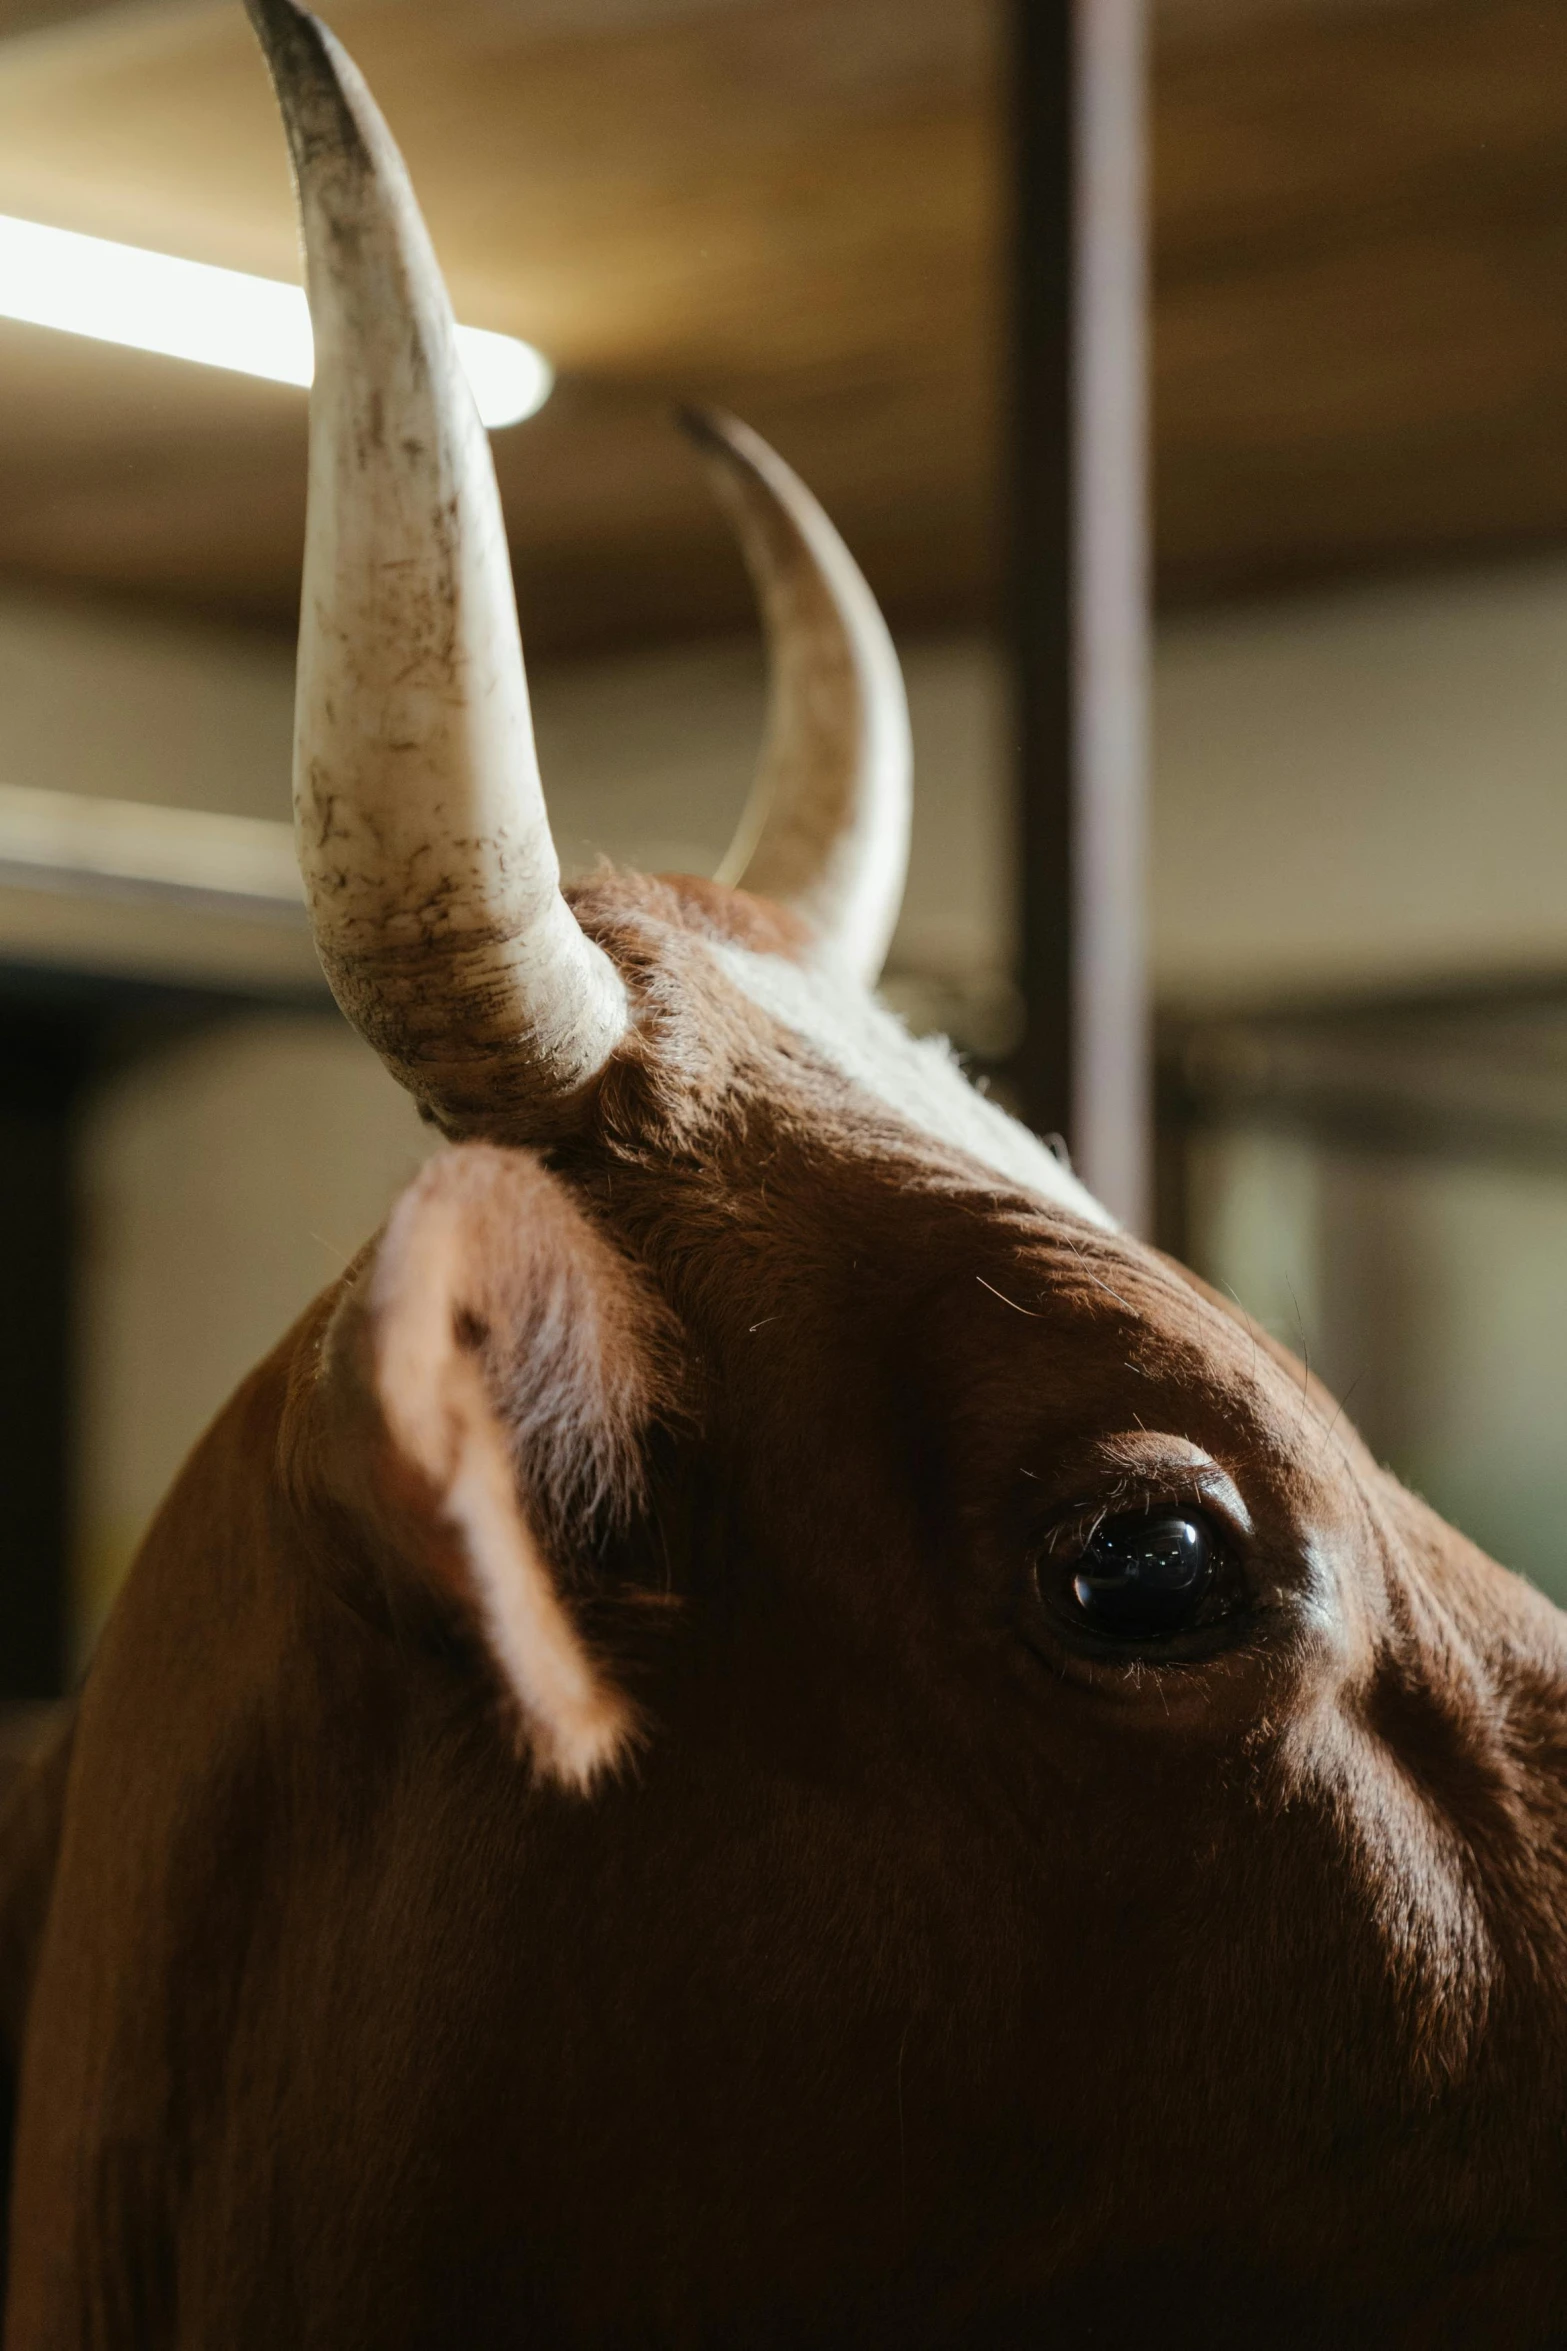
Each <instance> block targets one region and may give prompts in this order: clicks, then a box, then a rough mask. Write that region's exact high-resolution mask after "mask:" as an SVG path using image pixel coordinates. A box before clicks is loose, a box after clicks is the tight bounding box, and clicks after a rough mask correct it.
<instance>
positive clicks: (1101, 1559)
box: [1070, 1510, 1219, 1641]
mask: <svg viewBox="0 0 1567 2351" xmlns="http://www.w3.org/2000/svg"><path fill="white" fill-rule="evenodd" d="M1218 1560H1219V1544H1218V1538H1217V1536H1216V1535H1215V1533H1214V1530H1213V1527H1212V1526H1211V1524H1210V1523H1209V1521H1208V1520H1207V1519H1206V1518H1205V1517H1203V1515H1202V1514H1201V1512H1199V1511H1193V1510H1149V1511H1128V1512H1126V1513H1124V1514H1123V1515H1121V1516H1119V1517H1116V1518H1106V1519H1101V1521H1100V1523H1099V1524H1098V1526H1097V1527H1095V1529H1094V1531H1093V1533H1092V1534H1091V1535H1090V1536H1089V1538H1088V1541H1087V1542H1086V1543H1085V1544H1084V1545H1083V1548H1082V1550H1081V1551H1080V1552H1079V1553H1078V1556H1077V1558H1076V1560H1075V1561H1073V1562H1071V1563H1070V1574H1071V1601H1070V1604H1071V1607H1072V1610H1073V1612H1074V1613H1075V1615H1076V1617H1077V1620H1078V1622H1079V1623H1080V1624H1082V1625H1083V1626H1084V1627H1085V1628H1086V1629H1088V1630H1090V1631H1093V1632H1095V1633H1099V1634H1102V1635H1105V1636H1107V1637H1108V1638H1109V1639H1111V1640H1120V1641H1158V1640H1164V1639H1167V1638H1168V1637H1169V1636H1170V1635H1171V1634H1173V1633H1184V1632H1190V1631H1191V1630H1192V1629H1193V1628H1194V1627H1195V1626H1197V1625H1198V1624H1201V1623H1204V1622H1206V1621H1207V1619H1208V1617H1209V1616H1210V1615H1211V1613H1212V1600H1213V1593H1214V1583H1215V1573H1216V1569H1217V1566H1218Z"/></svg>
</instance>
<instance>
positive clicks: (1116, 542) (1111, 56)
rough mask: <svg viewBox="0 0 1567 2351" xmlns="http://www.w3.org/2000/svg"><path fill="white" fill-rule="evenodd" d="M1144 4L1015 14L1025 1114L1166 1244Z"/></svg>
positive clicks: (1023, 5)
mask: <svg viewBox="0 0 1567 2351" xmlns="http://www.w3.org/2000/svg"><path fill="white" fill-rule="evenodd" d="M1144 7H1145V0H1012V19H1011V22H1012V59H1011V64H1012V128H1013V138H1012V152H1013V159H1014V191H1015V211H1014V223H1013V235H1014V244H1013V267H1012V304H1013V310H1012V327H1013V337H1012V366H1013V373H1012V415H1011V444H1012V464H1011V476H1012V478H1011V485H1010V486H1011V501H1010V527H1011V532H1012V566H1011V569H1012V596H1011V620H1012V655H1013V672H1014V690H1015V697H1016V700H1015V719H1016V742H1017V759H1018V782H1019V800H1020V813H1021V844H1022V859H1021V863H1022V908H1021V914H1022V922H1021V963H1022V985H1023V997H1024V1007H1025V1022H1026V1026H1025V1036H1024V1043H1023V1046H1022V1049H1021V1052H1020V1054H1019V1057H1018V1078H1019V1083H1020V1086H1021V1091H1022V1097H1023V1109H1024V1113H1025V1115H1026V1116H1027V1117H1028V1118H1029V1119H1030V1120H1031V1121H1032V1123H1033V1124H1034V1125H1035V1126H1037V1127H1038V1128H1039V1129H1040V1130H1041V1131H1042V1132H1047V1133H1048V1132H1052V1131H1054V1132H1058V1133H1062V1134H1064V1135H1065V1136H1066V1139H1067V1141H1068V1143H1069V1145H1070V1147H1071V1150H1072V1155H1073V1159H1074V1161H1075V1163H1076V1165H1077V1168H1078V1170H1079V1172H1080V1174H1081V1175H1082V1176H1083V1178H1084V1180H1085V1181H1086V1183H1087V1184H1088V1186H1089V1188H1090V1190H1091V1191H1093V1192H1095V1193H1096V1194H1097V1195H1098V1197H1099V1198H1100V1199H1101V1200H1103V1201H1104V1203H1105V1205H1106V1207H1108V1208H1109V1209H1111V1210H1112V1211H1113V1212H1114V1213H1115V1214H1116V1215H1117V1216H1119V1217H1120V1218H1121V1219H1122V1220H1123V1221H1124V1222H1125V1223H1126V1224H1128V1225H1129V1226H1131V1228H1132V1229H1133V1230H1134V1231H1146V1230H1147V1226H1148V1218H1149V1208H1150V1203H1149V1187H1150V1173H1149V1170H1150V1162H1151V1150H1150V1124H1151V1100H1150V1091H1151V1085H1150V1070H1149V1048H1148V1005H1147V984H1146V976H1145V947H1144V905H1143V900H1144V846H1143V844H1144V801H1145V776H1146V767H1147V666H1148V617H1147V614H1148V557H1147V536H1148V525H1147V455H1146V438H1147V426H1146V405H1147V403H1146V388H1145V379H1146V363H1145V349H1146V338H1147V327H1146V309H1147V263H1146V245H1147V230H1146V217H1145V214H1146V189H1145V179H1146V175H1145V160H1144V148H1145V134H1144V111H1145V98H1144V78H1145V64H1144V55H1145V25H1144Z"/></svg>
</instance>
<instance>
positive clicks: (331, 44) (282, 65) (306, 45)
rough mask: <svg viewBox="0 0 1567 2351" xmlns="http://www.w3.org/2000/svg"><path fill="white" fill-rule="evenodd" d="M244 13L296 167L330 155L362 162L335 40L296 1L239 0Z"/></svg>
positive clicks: (361, 146) (360, 139) (359, 133)
mask: <svg viewBox="0 0 1567 2351" xmlns="http://www.w3.org/2000/svg"><path fill="white" fill-rule="evenodd" d="M245 14H246V15H247V16H248V17H249V19H250V23H251V29H252V30H253V31H254V33H255V36H256V38H257V40H258V41H259V42H260V44H261V48H262V53H263V55H264V56H265V58H266V61H267V64H268V66H269V68H270V69H271V73H272V79H273V82H274V84H275V86H276V89H277V94H278V102H279V104H280V105H281V107H282V110H283V119H284V122H285V125H286V126H287V130H288V135H289V141H290V144H291V145H292V147H293V149H294V157H295V162H296V164H297V165H300V166H301V167H302V166H303V165H304V164H305V162H306V161H313V160H315V158H316V157H317V156H323V155H325V154H326V153H329V152H330V153H336V154H338V155H340V156H343V157H345V158H347V157H355V158H362V157H363V154H364V133H363V130H362V128H361V125H360V122H359V120H358V117H357V115H356V112H355V108H354V103H353V98H352V95H351V87H350V88H345V86H344V82H345V68H346V69H347V79H348V82H349V84H350V85H352V83H353V81H354V79H355V77H354V75H353V70H352V68H351V67H348V66H347V60H346V58H345V57H344V55H343V52H342V50H341V49H340V48H339V47H338V44H337V42H336V40H335V39H334V37H333V35H332V33H331V32H330V30H329V29H328V27H327V26H326V25H324V24H323V23H322V22H321V19H320V18H319V17H318V16H313V15H312V14H311V12H310V10H309V9H308V8H303V7H301V6H300V4H299V0H245Z"/></svg>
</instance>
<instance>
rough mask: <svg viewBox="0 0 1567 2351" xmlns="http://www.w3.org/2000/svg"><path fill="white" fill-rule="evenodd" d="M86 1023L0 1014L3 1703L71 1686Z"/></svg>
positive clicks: (0, 1641)
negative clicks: (78, 1187) (80, 1129)
mask: <svg viewBox="0 0 1567 2351" xmlns="http://www.w3.org/2000/svg"><path fill="white" fill-rule="evenodd" d="M87 1046H88V1040H87V1038H86V1036H85V1035H84V1033H83V1031H82V1029H81V1027H80V1025H79V1024H78V1023H76V1022H74V1021H71V1020H68V1019H58V1020H57V1019H51V1018H48V1017H41V1016H39V1015H38V1014H37V1013H29V1014H26V1015H23V1016H21V1017H16V1016H14V1015H10V1014H6V1015H4V1016H0V1216H3V1218H4V1225H5V1231H6V1234H7V1236H8V1246H7V1248H6V1249H5V1251H4V1252H3V1254H0V1493H3V1494H4V1496H5V1510H4V1521H3V1527H0V1703H4V1702H10V1701H13V1700H17V1699H37V1698H53V1697H55V1696H57V1695H58V1693H59V1692H60V1691H61V1690H62V1689H63V1688H64V1687H65V1677H66V1620H67V1588H68V1572H69V1564H68V1563H69V1546H70V1534H71V1527H70V1467H71V1464H70V1458H69V1433H68V1432H69V1428H70V1417H71V1416H70V1385H71V1334H72V1320H73V1312H72V1310H73V1306H74V1289H75V1284H74V1278H73V1277H74V1270H75V1250H76V1215H75V1176H76V1166H75V1110H76V1103H77V1099H78V1095H79V1089H80V1086H81V1082H82V1078H83V1075H84V1072H85V1067H86V1061H87Z"/></svg>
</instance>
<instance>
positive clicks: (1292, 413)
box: [0, 0, 1567, 654]
mask: <svg viewBox="0 0 1567 2351" xmlns="http://www.w3.org/2000/svg"><path fill="white" fill-rule="evenodd" d="M327 13H328V14H329V15H330V16H331V18H332V21H333V22H334V24H335V25H336V27H337V29H338V30H339V31H340V32H341V33H342V34H343V36H344V38H345V39H346V40H347V42H348V43H349V46H350V47H351V48H352V49H353V50H354V51H355V53H356V54H357V56H358V57H359V60H360V62H361V64H362V65H363V66H364V68H365V70H366V72H367V74H368V76H369V78H370V81H371V83H372V85H373V86H374V87H375V89H376V91H377V94H378V96H379V97H380V99H381V102H382V105H383V106H384V108H385V110H386V112H387V114H388V116H389V117H390V119H391V122H392V124H393V127H394V129H395V130H396V131H397V133H398V135H399V137H400V138H401V140H402V142H403V145H404V147H405V150H406V152H407V154H408V157H409V160H410V163H411V165H412V167H413V171H414V176H415V179H416V181H417V184H418V186H419V189H420V192H421V195H422V197H423V200H424V203H425V208H426V211H427V213H428V215H429V218H430V223H431V227H432V231H433V233H434V236H435V240H436V244H437V247H438V249H439V251H440V253H441V255H442V258H443V261H444V263H445V265H446V269H447V274H448V277H449V279H450V282H451V285H452V289H453V294H454V298H455V300H456V303H457V308H458V311H459V315H461V316H463V317H465V318H467V319H468V320H470V321H471V322H472V323H474V324H478V325H486V326H495V327H501V328H509V329H511V330H512V331H514V332H517V333H521V334H524V335H526V336H528V337H529V338H530V339H531V340H533V341H535V342H537V343H538V344H540V345H541V346H542V348H543V349H545V350H546V351H547V352H548V353H549V354H550V355H551V357H552V358H553V359H554V360H555V362H556V364H557V366H558V368H559V369H560V373H561V380H560V388H559V390H558V391H557V394H556V396H555V398H554V399H553V400H552V401H551V403H550V405H549V406H548V407H547V408H546V409H545V411H544V412H543V414H542V415H541V416H540V417H538V418H537V419H536V420H534V421H533V422H532V423H530V424H528V425H525V426H522V427H519V428H517V429H515V430H514V431H512V432H509V433H504V434H501V435H499V436H497V439H496V442H495V449H496V456H497V461H498V464H499V469H500V473H501V478H502V485H503V489H504V493H505V497H506V503H507V513H508V519H509V523H510V527H511V530H512V535H513V544H514V548H515V552H516V559H517V569H518V577H519V587H520V592H521V597H522V602H523V606H524V618H525V624H526V627H527V632H528V637H529V642H530V645H531V646H532V648H533V649H534V650H535V652H536V653H544V654H550V653H569V652H578V651H583V650H586V649H589V648H593V647H597V646H602V645H606V644H611V643H627V642H637V641H642V642H646V641H651V640H654V639H657V638H659V637H667V636H672V635H678V634H690V633H694V632H697V631H700V630H706V629H711V628H719V627H725V626H728V625H730V624H732V623H734V622H736V621H738V620H741V619H742V618H743V617H744V615H745V613H746V611H747V598H746V593H745V588H744V583H743V580H742V577H741V574H740V571H739V567H738V564H737V562H736V561H735V558H734V556H733V554H732V552H731V551H730V550H729V548H728V546H727V542H726V541H725V538H724V536H723V534H722V533H721V531H720V530H719V528H718V526H717V525H716V523H715V522H714V520H713V518H712V517H711V515H710V514H709V511H708V508H707V505H706V501H705V496H704V493H703V490H702V487H701V485H700V482H699V480H698V478H697V476H696V473H695V471H694V469H693V467H692V466H691V464H690V461H689V459H688V458H687V456H686V454H685V452H684V450H683V448H682V446H681V445H680V444H679V443H678V441H677V440H676V439H675V438H674V436H673V435H672V434H671V433H670V432H669V430H668V428H667V425H666V423H665V421H664V420H665V413H666V411H667V409H668V407H669V405H670V403H671V402H673V401H676V400H680V399H686V398H691V397H696V398H702V399H716V400H720V401H722V402H724V403H726V404H727V405H729V406H732V407H734V408H736V409H738V410H739V411H741V412H742V413H743V414H745V415H747V416H749V417H750V418H751V419H752V421H754V422H755V423H756V424H757V425H758V426H759V427H760V428H761V429H762V430H763V431H764V432H766V433H768V434H769V436H770V437H772V438H773V439H774V440H776V441H777V443H778V444H779V446H780V447H781V448H782V449H783V450H784V451H785V452H786V454H788V455H789V456H790V457H791V458H792V459H793V460H794V461H795V462H796V463H797V464H798V465H799V466H800V467H801V470H802V471H803V472H805V473H806V475H807V476H808V478H809V479H810V480H811V481H812V482H813V484H814V485H815V486H816V487H817V489H818V490H819V491H820V492H821V494H822V495H823V497H824V498H825V499H826V501H827V502H828V504H829V506H830V507H831V509H832V511H833V512H834V514H835V515H836V516H837V518H838V520H839V521H840V523H841V525H842V527H843V528H844V530H845V532H846V534H847V536H848V537H849V538H850V540H851V543H852V544H853V545H854V546H855V547H856V549H857V551H858V552H859V553H860V554H861V556H862V559H863V560H864V562H865V564H866V568H867V570H868V571H869V573H870V575H871V578H872V581H873V584H874V585H875V586H876V587H877V589H878V591H879V592H880V593H881V594H882V595H883V597H884V599H885V601H886V602H887V604H888V606H889V608H890V609H891V611H892V612H893V614H894V616H895V618H897V619H899V620H901V621H902V622H903V623H904V624H905V625H909V626H917V625H920V624H923V623H930V622H937V621H952V620H963V619H970V618H974V617H977V616H979V615H982V614H983V613H984V612H985V611H986V609H987V607H988V605H989V603H990V600H991V598H992V594H993V587H994V575H995V561H994V547H995V536H996V534H995V531H994V516H995V511H996V504H997V488H996V470H997V467H996V459H997V438H998V437H997V432H996V417H997V411H998V406H999V388H1000V386H999V369H998V351H999V346H1000V334H999V328H998V322H999V319H1000V316H1001V297H1002V285H1001V273H1000V264H999V254H1000V250H1001V246H1002V241H1003V240H1002V229H1003V222H1004V158H1003V155H1002V153H1001V146H1000V139H999V132H998V109H997V105H996V93H997V90H998V86H999V79H1000V74H1001V72H1002V60H1001V57H1000V43H999V27H1000V17H999V14H998V11H997V9H996V7H995V6H994V5H993V4H992V0H337V4H336V5H335V6H333V5H330V0H329V5H328V8H327ZM0 26H4V27H5V28H7V31H8V35H9V37H8V38H6V39H5V40H4V41H0V211H7V212H13V213H20V214H24V215H26V216H28V217H31V218H35V219H42V220H49V221H57V222H59V223H61V224H63V225H66V226H70V227H78V228H83V229H88V230H92V231H95V232H97V233H99V234H103V235H111V236H117V237H120V238H123V239H125V240H127V241H129V242H132V243H141V244H148V245H153V246H159V247H162V248H163V249H165V250H170V251H177V252H185V253H189V254H192V255H194V256H196V257H198V258H201V259H207V260H214V261H223V262H228V263H230V264H233V265H235V266H239V267H245V268H252V269H259V270H263V271H266V272H268V273H271V274H274V275H289V274H293V273H294V271H295V268H296V261H295V252H294V231H293V223H292V211H291V204H290V198H289V192H288V186H287V179H286V173H285V168H284V160H283V149H282V140H281V136H280V133H279V130H278V126H277V121H276V116H275V113H274V110H273V107H272V102H271V98H270V95H269V92H268V89H267V86H266V82H265V77H264V74H263V71H262V67H261V64H260V61H259V57H258V55H257V53H256V51H255V49H254V45H253V43H252V41H251V38H250V35H249V32H248V30H247V28H246V26H245V23H244V19H243V15H242V12H241V9H240V7H239V6H238V0H163V4H161V5H152V6H148V5H114V4H112V0H110V4H100V5H98V6H96V7H91V8H86V9H84V8H82V7H81V6H80V5H79V4H76V5H73V4H72V0H0ZM1154 127H1155V220H1156V311H1155V401H1154V411H1155V422H1156V485H1157V486H1156V503H1157V547H1158V576H1159V585H1160V592H1161V595H1162V596H1163V597H1164V599H1165V600H1166V601H1167V602H1174V601H1181V602H1191V601H1193V600H1197V599H1203V598H1211V597H1215V596H1227V595H1232V594H1235V593H1240V592H1246V591H1249V590H1252V589H1257V588H1265V587H1269V586H1273V585H1276V584H1278V583H1281V582H1288V581H1293V580H1299V579H1302V578H1309V577H1332V576H1339V575H1344V574H1349V573H1363V572H1366V571H1368V570H1377V569H1383V570H1385V569H1389V568H1396V567H1407V566H1416V565H1428V564H1432V563H1437V562H1448V561H1463V560H1467V559H1470V558H1473V557H1476V556H1482V555H1490V554H1494V553H1496V552H1499V551H1502V550H1511V549H1518V548H1527V547H1532V546H1537V545H1542V544H1546V543H1558V542H1561V541H1562V540H1564V539H1567V429H1564V427H1567V5H1563V4H1561V0H1557V4H1555V5H1550V6H1542V5H1541V4H1540V0H1532V4H1531V5H1523V4H1521V0H1519V4H1516V5H1515V4H1514V0H1358V4H1357V0H1167V5H1166V6H1165V8H1164V12H1163V14H1162V15H1161V17H1160V19H1159V36H1158V43H1157V65H1156V76H1155V105H1154ZM303 482H304V403H303V396H302V395H300V394H298V393H294V392H290V391H286V390H281V389H278V388H275V387H269V386H265V385H260V384H255V383H251V382H249V381H247V380H245V379H241V378H237V377H230V376H224V375H221V374H218V373H215V372H213V371H209V370H205V369H194V368H187V367H181V366H178V365H176V364H174V363H171V362H166V361H160V360H156V359H151V358H146V357H142V356H138V355H133V354H129V353H118V352H115V351H112V350H109V349H107V348H105V347H103V346H100V345H94V344H88V343H84V342H77V341H75V340H73V339H71V338H67V337H61V336H56V335H50V334H46V333H44V332H41V331H38V330H31V329H25V328H21V327H8V326H0V569H4V570H7V571H9V572H11V573H13V574H20V575H23V576H26V577H31V578H36V579H48V580H51V581H56V582H67V583H71V584H73V585H77V586H80V587H84V588H89V589H96V590H107V591H111V592H116V593H128V594H135V595H142V596H145V595H151V596H155V597H158V598H165V599H176V600H180V601H184V602H187V603H190V604H193V605H197V606H200V607H203V608H205V609H208V610H228V611H233V612H241V613H247V614H250V615H253V616H255V617H257V618H259V619H263V620H267V621H276V622H278V623H284V624H286V623H287V622H288V621H289V619H290V618H291V615H292V611H293V606H294V599H295V592H296V583H297V576H298V562H299V551H300V540H301V524H302V500H303Z"/></svg>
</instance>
